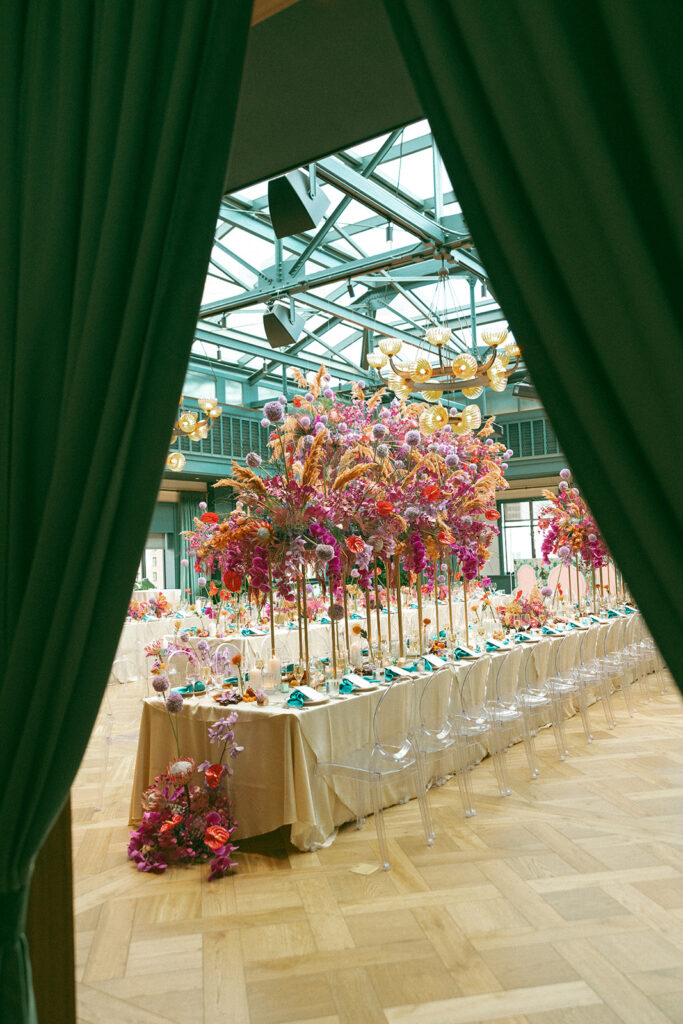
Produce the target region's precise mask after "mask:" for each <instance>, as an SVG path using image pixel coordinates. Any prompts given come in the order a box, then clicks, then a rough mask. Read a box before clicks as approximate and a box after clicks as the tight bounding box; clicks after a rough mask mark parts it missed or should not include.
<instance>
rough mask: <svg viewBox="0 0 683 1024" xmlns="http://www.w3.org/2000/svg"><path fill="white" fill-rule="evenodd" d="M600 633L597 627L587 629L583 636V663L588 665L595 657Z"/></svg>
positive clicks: (580, 658)
mask: <svg viewBox="0 0 683 1024" xmlns="http://www.w3.org/2000/svg"><path fill="white" fill-rule="evenodd" d="M597 639H598V634H597V631H596V630H595V629H587V630H585V632H584V633H583V634H582V636H581V644H580V647H579V661H580V662H581V664H582V665H587V664H588V663H589V662H590V661H593V659H594V658H595V645H596V643H597Z"/></svg>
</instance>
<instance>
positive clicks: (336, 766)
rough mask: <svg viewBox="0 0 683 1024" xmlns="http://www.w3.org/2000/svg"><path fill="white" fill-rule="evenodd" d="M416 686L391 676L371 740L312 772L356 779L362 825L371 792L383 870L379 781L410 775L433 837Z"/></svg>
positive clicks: (377, 710) (358, 820)
mask: <svg viewBox="0 0 683 1024" xmlns="http://www.w3.org/2000/svg"><path fill="white" fill-rule="evenodd" d="M414 692H415V687H414V686H413V685H410V686H406V685H405V684H401V683H399V682H398V681H396V680H394V681H393V682H392V683H391V684H390V685H389V686H388V687H387V689H386V690H385V691H384V693H383V694H382V696H381V697H380V699H379V702H378V704H377V707H376V708H375V711H374V714H373V718H372V742H370V743H368V744H366V745H365V746H363V747H360V748H359V749H357V750H349V751H348V752H341V753H340V754H339V755H338V756H335V757H334V760H331V761H318V762H317V763H316V765H315V774H316V775H317V776H320V777H321V778H325V779H333V778H340V779H344V780H347V781H350V782H352V783H353V784H354V793H355V800H356V824H357V827H359V828H360V827H362V824H363V821H364V818H365V806H366V803H367V800H366V799H365V793H366V791H367V790H369V791H370V803H371V807H372V812H373V815H374V819H375V828H376V830H377V842H378V844H379V853H380V860H381V862H382V868H383V869H384V871H388V870H389V868H390V867H391V865H390V863H389V851H388V847H387V837H386V830H385V826H384V810H383V805H384V800H383V794H382V784H383V783H384V782H385V781H392V782H400V781H402V780H403V779H410V780H411V781H412V783H413V785H414V789H415V793H416V794H417V800H418V804H419V807H420V815H421V818H422V826H423V828H424V833H425V837H426V840H427V845H428V846H431V845H432V844H433V842H434V830H433V828H432V821H431V815H430V811H429V802H428V798H427V789H426V782H425V777H424V770H423V764H422V758H421V756H420V751H419V748H418V746H417V743H416V742H415V739H414V733H415V708H414V706H413V701H414Z"/></svg>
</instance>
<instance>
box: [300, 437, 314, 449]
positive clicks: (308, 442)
mask: <svg viewBox="0 0 683 1024" xmlns="http://www.w3.org/2000/svg"><path fill="white" fill-rule="evenodd" d="M301 447H302V448H312V447H313V437H312V435H311V434H306V436H305V437H304V438H303V439H302V441H301Z"/></svg>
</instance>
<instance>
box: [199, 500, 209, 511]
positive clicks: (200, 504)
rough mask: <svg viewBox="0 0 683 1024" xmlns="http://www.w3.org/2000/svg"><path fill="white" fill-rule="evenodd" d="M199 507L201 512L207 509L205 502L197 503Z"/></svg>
mask: <svg viewBox="0 0 683 1024" xmlns="http://www.w3.org/2000/svg"><path fill="white" fill-rule="evenodd" d="M199 507H200V509H201V510H202V512H205V511H206V509H207V504H206V502H205V501H200V502H199Z"/></svg>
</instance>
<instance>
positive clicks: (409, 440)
mask: <svg viewBox="0 0 683 1024" xmlns="http://www.w3.org/2000/svg"><path fill="white" fill-rule="evenodd" d="M405 443H406V444H409V445H410V447H411V448H415V446H416V445H418V444H419V443H420V431H419V430H409V431H408V432H407V434H406V436H405Z"/></svg>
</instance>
